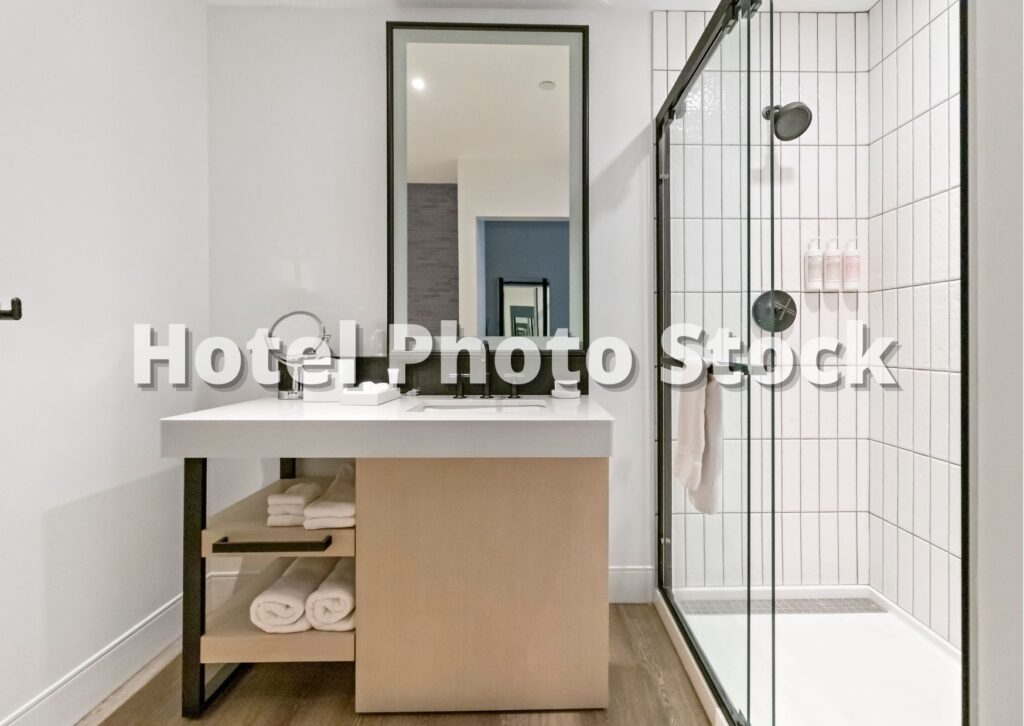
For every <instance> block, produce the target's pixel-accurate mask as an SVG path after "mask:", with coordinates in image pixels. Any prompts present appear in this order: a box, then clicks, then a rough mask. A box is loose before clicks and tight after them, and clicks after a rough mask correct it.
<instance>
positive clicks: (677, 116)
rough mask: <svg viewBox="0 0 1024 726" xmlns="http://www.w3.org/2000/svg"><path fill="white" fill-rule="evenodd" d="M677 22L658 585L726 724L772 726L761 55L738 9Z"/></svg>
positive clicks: (666, 180)
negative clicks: (759, 341)
mask: <svg viewBox="0 0 1024 726" xmlns="http://www.w3.org/2000/svg"><path fill="white" fill-rule="evenodd" d="M685 22H686V23H687V27H686V29H685V32H686V37H687V38H688V39H690V41H691V42H690V43H688V47H687V49H686V50H687V58H688V60H687V61H686V65H685V67H684V68H683V69H682V72H681V73H680V75H679V77H678V79H677V80H676V82H675V85H674V86H673V88H672V90H671V91H670V92H669V94H668V98H667V100H666V102H665V104H664V105H663V106H662V108H661V111H660V112H659V114H658V116H657V119H656V132H657V171H656V176H657V179H656V182H657V194H656V204H657V238H658V239H657V263H658V264H657V269H658V276H657V281H656V286H657V317H658V320H657V324H658V328H657V330H658V334H659V336H662V337H661V344H660V345H659V348H658V354H659V360H660V362H661V367H660V368H661V369H660V382H659V384H658V458H659V492H660V502H659V512H660V517H659V521H660V533H659V534H660V543H659V544H660V548H659V549H660V552H659V567H660V588H661V592H662V594H663V595H664V597H665V599H666V602H667V603H668V605H669V609H670V610H671V611H672V613H673V615H674V616H675V618H676V620H677V622H678V624H679V627H680V629H681V631H682V633H683V635H684V637H685V638H686V639H687V641H688V642H689V645H690V647H691V650H692V651H693V652H694V653H695V655H696V656H697V659H698V661H699V665H700V667H701V669H702V670H703V671H704V674H705V677H706V680H708V681H709V682H710V683H712V684H713V687H714V690H715V691H716V697H717V698H718V699H719V707H720V708H721V710H722V712H723V713H725V714H726V717H727V718H729V719H730V720H731V721H732V722H733V723H736V724H747V723H757V724H770V723H772V713H771V709H772V677H773V664H772V662H771V653H772V647H771V643H772V633H771V628H772V622H773V618H772V617H768V618H765V617H752V614H753V613H757V612H767V613H768V614H769V616H770V615H771V611H772V608H773V600H772V597H771V594H772V589H771V583H772V582H773V566H774V557H773V556H772V553H773V551H774V543H773V536H774V531H775V528H774V519H773V516H772V515H773V512H774V497H773V492H774V489H775V487H774V485H773V482H774V476H773V474H774V460H775V457H774V455H773V454H774V430H773V427H772V421H773V406H772V395H773V391H772V389H771V388H764V387H762V386H761V385H759V384H753V385H752V383H751V379H750V375H749V373H750V371H749V369H748V368H747V366H746V364H745V361H746V351H747V350H748V348H749V345H750V341H751V317H750V311H751V305H752V303H753V300H754V298H755V297H756V296H757V295H758V294H759V293H760V291H762V290H764V289H770V288H771V284H770V281H771V280H772V279H773V274H774V270H773V265H772V259H773V254H772V251H773V242H774V235H773V234H772V224H771V219H770V214H769V213H768V212H769V210H770V205H771V201H770V200H769V199H765V200H762V197H763V196H765V194H767V193H768V192H769V191H770V188H771V184H770V179H771V175H770V171H768V170H767V169H763V167H765V164H766V162H770V159H771V155H770V151H769V152H768V153H763V151H762V147H761V146H760V143H761V138H760V137H761V133H762V129H761V126H762V123H763V122H762V120H761V118H760V115H759V114H760V110H761V106H762V96H764V95H765V93H768V95H770V92H771V75H770V61H768V62H766V63H765V67H764V68H762V67H761V65H762V64H761V62H760V60H759V59H760V57H761V56H762V55H767V54H763V53H762V52H761V48H760V45H761V43H762V38H763V36H765V35H766V34H764V33H763V32H762V30H761V27H760V25H761V24H760V16H759V15H758V14H757V13H756V12H753V10H751V9H750V7H749V4H747V3H744V2H738V3H728V2H725V3H722V5H721V6H720V7H719V8H718V10H717V11H715V13H713V14H705V13H685ZM766 22H767V20H766ZM691 23H693V24H694V26H695V27H694V28H693V29H691V28H690V24H691ZM691 31H692V32H691ZM762 71H763V73H762ZM762 87H763V88H762ZM762 173H764V176H765V185H764V187H763V188H762V186H761V184H760V179H761V176H762ZM762 206H764V207H765V213H764V214H763V215H762V212H761V208H762ZM762 216H763V217H765V220H764V221H762V219H761V218H762ZM681 324H685V325H687V326H695V327H693V328H689V329H684V328H683V327H680V325H681ZM696 328H700V329H701V330H702V331H703V333H702V335H697V332H696ZM663 331H669V332H667V333H665V334H664V335H663ZM730 342H731V345H730ZM678 346H684V347H685V348H686V349H687V350H688V351H689V355H687V354H684V353H683V351H681V350H680V348H679V347H678ZM695 368H697V369H699V370H696V371H695V370H694V369H695Z"/></svg>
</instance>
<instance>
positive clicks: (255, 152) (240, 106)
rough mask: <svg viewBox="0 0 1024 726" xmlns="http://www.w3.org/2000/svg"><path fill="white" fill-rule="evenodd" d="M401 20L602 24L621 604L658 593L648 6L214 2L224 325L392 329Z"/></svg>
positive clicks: (603, 278)
mask: <svg viewBox="0 0 1024 726" xmlns="http://www.w3.org/2000/svg"><path fill="white" fill-rule="evenodd" d="M402 19H405V20H449V21H454V20H459V21H467V22H513V23H570V24H585V25H589V26H590V91H591V93H590V209H591V212H590V286H591V295H590V323H591V336H592V337H593V338H595V339H596V338H598V337H600V336H602V335H615V336H619V337H621V338H623V339H624V340H626V342H627V343H629V345H630V346H631V347H632V349H633V350H634V351H635V353H636V357H637V366H636V371H637V374H636V378H635V380H634V381H633V382H632V384H631V385H629V386H627V387H626V388H624V389H620V390H616V391H604V390H601V389H599V388H598V387H597V386H594V387H593V388H592V391H591V393H592V395H593V396H594V397H595V399H597V400H598V401H599V402H600V403H602V405H604V406H606V407H607V408H608V409H609V411H610V412H611V413H612V414H613V415H614V416H615V418H616V424H615V439H614V444H613V445H614V457H613V459H612V462H611V515H610V518H611V522H610V525H611V552H610V556H611V565H612V568H613V571H612V587H613V596H615V597H617V598H618V599H626V598H635V599H642V600H647V599H649V597H650V595H651V587H652V583H653V564H654V558H653V555H654V550H653V526H654V525H653V518H654V470H653V466H652V463H653V448H652V443H651V442H652V434H651V431H652V419H651V416H652V413H651V401H652V394H651V388H650V387H651V378H650V370H649V361H650V350H649V349H650V345H651V335H650V332H651V331H650V328H651V321H652V320H653V313H652V311H653V296H652V294H651V293H652V285H651V281H652V279H653V272H652V263H651V259H652V257H651V251H652V217H653V211H652V205H651V199H650V189H651V176H650V175H651V168H650V150H651V134H650V120H651V113H650V106H651V99H650V84H649V75H648V73H649V66H648V62H649V58H650V52H651V51H650V16H649V14H648V13H647V12H646V11H644V10H639V9H638V10H633V11H616V10H594V11H587V12H582V11H540V10H538V11H511V10H507V11H497V10H495V11H481V10H446V11H410V10H396V9H380V10H378V9H326V8H320V9H295V8H289V9H284V8H228V7H214V8H211V10H210V17H209V26H210V40H209V52H210V159H211V174H210V184H211V196H210V199H211V258H210V259H211V267H210V278H211V287H212V298H211V299H212V310H211V319H212V322H213V326H214V328H215V329H216V330H217V332H218V334H221V335H229V336H232V337H234V338H235V339H236V340H238V341H244V340H246V339H247V338H248V336H250V335H251V334H252V331H253V329H254V328H255V327H256V326H257V325H259V324H262V325H267V324H268V322H267V321H270V320H272V319H273V317H274V316H275V315H277V314H280V313H281V312H282V311H284V310H288V309H292V308H296V307H308V308H309V309H312V310H314V311H315V312H318V313H320V314H321V315H322V316H323V317H324V318H325V319H327V320H336V319H337V318H338V317H339V316H340V315H345V316H353V317H355V318H357V319H358V320H359V321H360V322H361V323H362V325H363V326H364V329H369V328H373V327H375V326H382V325H383V324H385V323H386V315H387V313H386V295H387V282H388V281H387V272H386V260H387V226H386V225H387V198H386V194H387V183H386V119H387V117H386V98H385V97H386V50H385V43H386V35H385V25H384V24H385V21H387V20H402ZM364 342H365V339H364ZM365 350H366V346H365V345H364V351H365ZM252 393H253V390H252V389H251V387H246V388H243V389H241V390H238V391H234V392H227V393H219V394H217V398H218V399H219V400H228V399H230V398H233V397H234V398H237V397H245V396H248V395H251V394H252ZM253 475H255V473H254V474H253ZM253 486H255V484H254V485H253Z"/></svg>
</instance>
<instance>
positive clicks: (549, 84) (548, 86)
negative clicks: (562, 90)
mask: <svg viewBox="0 0 1024 726" xmlns="http://www.w3.org/2000/svg"><path fill="white" fill-rule="evenodd" d="M537 88H539V89H540V90H542V91H553V90H555V82H554V81H541V82H540V83H538V84H537Z"/></svg>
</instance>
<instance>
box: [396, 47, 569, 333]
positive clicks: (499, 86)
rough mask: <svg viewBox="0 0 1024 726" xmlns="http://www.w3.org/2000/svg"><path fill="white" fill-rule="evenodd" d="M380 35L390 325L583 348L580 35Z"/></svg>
mask: <svg viewBox="0 0 1024 726" xmlns="http://www.w3.org/2000/svg"><path fill="white" fill-rule="evenodd" d="M392 33H393V35H392V64H393V65H392V75H391V81H392V89H391V90H392V138H391V147H392V169H391V185H392V186H391V189H392V209H391V214H392V225H391V234H392V240H391V244H392V276H391V289H390V291H389V292H390V298H391V299H390V302H391V320H392V322H399V323H402V322H409V323H415V324H418V325H422V326H423V327H425V328H426V329H427V330H429V331H430V332H431V333H433V334H435V335H436V334H438V333H439V332H440V324H441V321H442V320H457V321H459V325H460V332H461V333H462V334H463V335H475V336H480V337H487V338H493V339H500V338H503V337H507V336H512V335H519V336H527V337H531V338H536V339H538V340H541V339H543V338H546V337H550V336H553V335H556V334H569V335H572V336H574V337H581V338H582V337H583V336H584V334H585V330H584V323H583V320H584V275H583V268H584V258H585V249H584V246H585V230H584V224H583V222H584V220H583V209H584V188H583V183H582V179H583V169H584V162H583V158H584V146H583V111H584V108H583V99H584V94H583V62H582V60H583V59H582V48H583V43H582V41H583V34H582V32H556V31H550V30H548V31H544V30H531V29H524V30H512V29H508V28H496V29H480V30H477V29H474V30H467V29H459V28H445V27H402V28H393V30H392Z"/></svg>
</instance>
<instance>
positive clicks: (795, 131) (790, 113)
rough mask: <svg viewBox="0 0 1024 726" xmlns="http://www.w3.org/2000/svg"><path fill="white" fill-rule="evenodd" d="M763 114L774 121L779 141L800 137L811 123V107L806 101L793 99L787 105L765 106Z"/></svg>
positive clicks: (773, 128)
mask: <svg viewBox="0 0 1024 726" xmlns="http://www.w3.org/2000/svg"><path fill="white" fill-rule="evenodd" d="M761 116H762V117H763V118H765V119H767V120H770V121H771V122H772V130H773V131H774V132H775V138H777V139H778V140H779V141H792V140H793V139H796V138H799V137H800V136H801V135H802V134H803V133H804V131H806V130H807V129H808V128H809V127H810V125H811V119H812V118H813V114H811V109H810V108H808V107H807V104H806V103H801V102H800V101H793V103H787V104H786V105H785V106H765V107H764V110H763V111H761Z"/></svg>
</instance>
